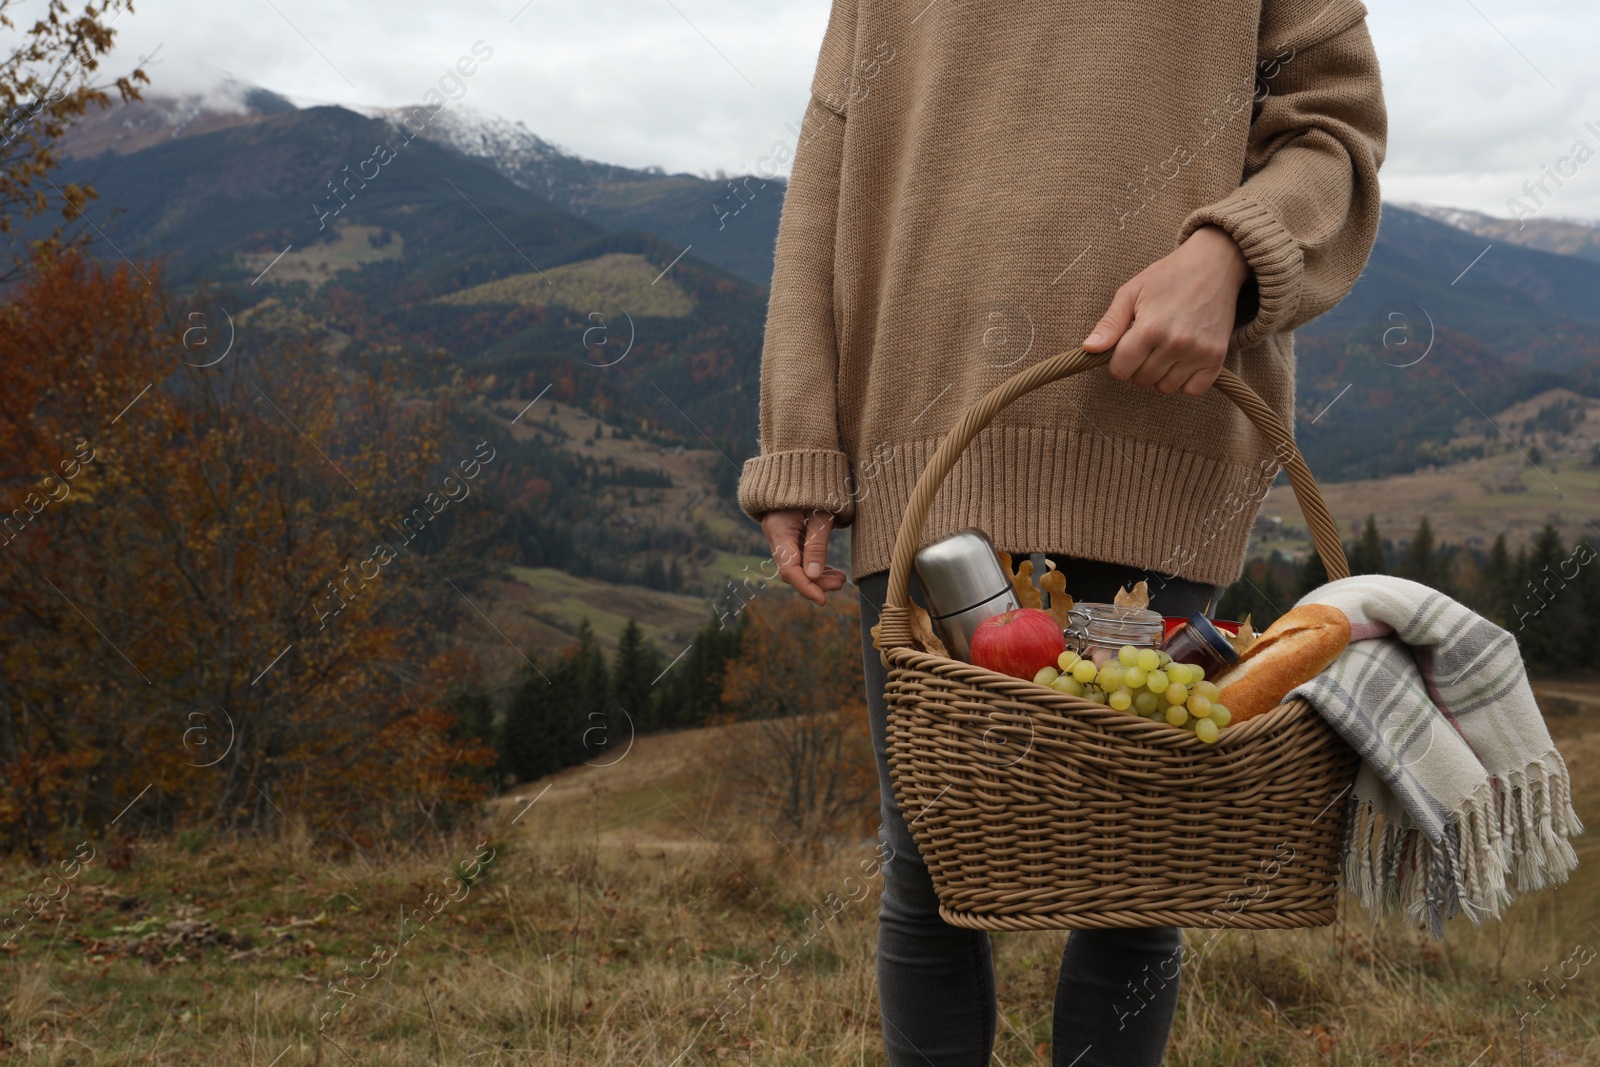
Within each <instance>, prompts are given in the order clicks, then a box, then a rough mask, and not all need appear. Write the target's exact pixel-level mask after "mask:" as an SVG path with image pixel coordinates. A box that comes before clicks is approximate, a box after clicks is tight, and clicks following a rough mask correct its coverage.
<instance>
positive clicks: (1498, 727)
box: [1291, 575, 1583, 940]
mask: <svg viewBox="0 0 1600 1067" xmlns="http://www.w3.org/2000/svg"><path fill="white" fill-rule="evenodd" d="M1301 603H1322V604H1328V605H1331V606H1333V607H1336V608H1338V609H1339V610H1341V611H1343V612H1344V613H1345V614H1346V615H1347V616H1349V618H1350V623H1351V640H1350V645H1349V647H1348V648H1346V650H1345V651H1344V652H1343V653H1342V654H1341V655H1340V656H1339V658H1338V659H1336V660H1335V661H1334V662H1333V664H1332V665H1331V666H1330V667H1329V668H1328V669H1327V670H1326V671H1324V672H1323V673H1322V674H1320V675H1318V676H1317V677H1316V678H1314V679H1312V680H1311V681H1310V682H1307V683H1306V684H1304V685H1302V686H1300V687H1299V688H1297V689H1296V690H1294V692H1293V693H1292V694H1291V696H1302V697H1304V698H1306V700H1308V701H1309V702H1310V703H1311V704H1312V705H1314V706H1315V707H1316V708H1317V710H1318V711H1319V712H1320V713H1321V715H1322V717H1323V718H1324V719H1325V720H1326V721H1327V722H1328V723H1329V724H1330V725H1331V726H1333V728H1334V729H1335V730H1337V731H1338V732H1339V733H1340V735H1341V736H1343V737H1344V739H1345V741H1347V742H1348V743H1349V744H1350V746H1351V747H1352V748H1354V749H1355V750H1356V751H1357V752H1359V753H1361V757H1362V765H1361V769H1360V771H1359V772H1358V774H1357V777H1356V782H1355V788H1354V790H1352V792H1351V795H1350V798H1349V800H1348V801H1347V803H1348V804H1349V805H1350V821H1349V831H1348V835H1347V837H1346V840H1345V848H1344V855H1343V874H1344V883H1345V885H1346V887H1347V888H1349V889H1350V890H1351V891H1352V892H1354V893H1355V895H1356V897H1357V899H1359V900H1360V901H1361V903H1362V904H1363V905H1364V906H1365V907H1366V908H1367V910H1368V911H1369V912H1370V913H1371V914H1373V915H1374V916H1375V917H1376V916H1378V915H1381V914H1392V913H1394V912H1396V911H1398V910H1399V909H1401V908H1403V909H1404V911H1405V913H1406V915H1407V916H1408V917H1409V918H1411V919H1413V920H1419V919H1421V918H1422V917H1423V916H1424V915H1425V916H1426V918H1427V922H1428V929H1429V931H1430V932H1431V933H1432V935H1433V937H1434V938H1435V939H1436V940H1437V939H1440V938H1443V937H1444V923H1445V920H1446V919H1447V918H1450V917H1451V916H1453V915H1455V914H1457V913H1458V912H1460V911H1465V912H1466V914H1467V916H1468V918H1470V919H1471V920H1472V923H1473V925H1474V926H1476V925H1478V924H1479V923H1481V922H1482V921H1483V920H1484V919H1485V918H1498V917H1499V915H1500V911H1501V909H1502V908H1503V907H1504V906H1505V905H1506V904H1508V903H1510V901H1511V897H1512V890H1513V889H1515V890H1517V891H1527V890H1533V889H1539V888H1542V887H1544V886H1545V885H1549V884H1553V883H1556V882H1565V881H1566V880H1567V873H1568V872H1569V871H1570V870H1571V869H1572V868H1573V867H1575V866H1577V863H1578V857H1577V854H1576V853H1575V852H1574V851H1573V849H1572V846H1571V845H1570V844H1569V843H1568V842H1567V838H1568V837H1570V836H1572V835H1575V834H1579V833H1582V832H1583V824H1582V823H1580V822H1579V821H1578V815H1577V812H1576V811H1574V810H1573V807H1572V799H1571V793H1570V790H1569V779H1568V775H1567V765H1566V762H1565V761H1564V760H1563V759H1562V758H1561V753H1560V752H1559V751H1557V749H1556V747H1555V744H1554V743H1553V742H1552V741H1551V740H1550V734H1549V731H1547V730H1546V729H1545V725H1544V719H1543V717H1542V716H1541V715H1540V712H1539V708H1538V706H1537V705H1536V704H1535V703H1534V699H1533V690H1532V689H1531V688H1530V687H1529V685H1528V678H1527V675H1526V674H1525V673H1524V671H1523V666H1522V657H1521V654H1520V652H1519V651H1518V649H1517V643H1516V640H1515V639H1514V638H1513V637H1512V636H1511V634H1509V633H1507V632H1506V631H1505V630H1503V629H1501V628H1500V627H1498V626H1496V625H1494V624H1493V623H1492V622H1490V621H1489V620H1487V619H1485V618H1483V617H1482V616H1480V615H1477V614H1475V613H1474V612H1472V611H1471V610H1469V609H1468V608H1466V607H1463V606H1462V605H1460V604H1458V603H1456V602H1455V601H1454V600H1451V599H1450V598H1449V597H1447V596H1445V595H1444V594H1443V593H1440V592H1438V591H1436V590H1434V589H1430V588H1428V587H1427V586H1425V585H1419V584H1418V583H1416V582H1410V581H1406V580H1405V579H1403V578H1389V577H1384V576H1381V575H1362V576H1358V577H1353V578H1345V579H1342V580H1340V581H1337V582H1330V583H1328V584H1327V585H1324V586H1323V587H1322V588H1320V589H1317V590H1315V591H1314V592H1312V593H1310V594H1308V595H1307V596H1306V597H1305V598H1304V599H1302V600H1301Z"/></svg>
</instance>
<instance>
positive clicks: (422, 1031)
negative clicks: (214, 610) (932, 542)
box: [0, 683, 1600, 1067]
mask: <svg viewBox="0 0 1600 1067" xmlns="http://www.w3.org/2000/svg"><path fill="white" fill-rule="evenodd" d="M1573 685H1574V686H1575V687H1576V688H1578V689H1580V690H1583V691H1585V692H1587V693H1589V694H1590V695H1591V698H1593V694H1594V693H1595V692H1596V687H1594V686H1592V685H1590V686H1584V685H1581V684H1578V683H1573ZM750 725H751V724H744V725H741V726H736V727H723V728H714V729H709V730H702V731H688V732H681V733H675V734H664V735H655V736H649V737H645V738H641V739H639V740H638V741H637V743H636V744H635V745H634V746H633V747H632V749H631V750H629V751H628V753H627V755H626V756H624V757H622V758H621V759H620V760H618V761H616V762H615V763H612V764H610V765H608V766H579V767H574V768H571V769H569V770H567V771H566V772H563V773H562V774H559V775H557V776H555V777H554V778H552V779H550V780H548V781H545V782H538V783H532V784H530V785H525V786H521V787H518V788H517V789H515V790H513V791H512V792H510V793H508V794H507V795H505V796H503V797H501V798H500V799H499V800H497V801H494V802H492V803H491V804H490V805H489V807H488V810H487V812H486V814H485V816H484V818H483V821H482V824H481V826H478V827H473V828H459V829H457V830H443V829H441V830H440V831H439V832H438V833H435V834H429V835H427V836H426V838H425V839H420V840H418V841H416V842H414V843H413V845H412V847H411V849H410V850H409V851H405V852H403V853H400V854H394V855H382V856H380V855H372V856H365V857H363V856H356V855H347V854H344V853H342V852H338V853H335V850H336V849H337V843H336V842H313V841H309V840H307V839H306V838H304V837H302V836H301V835H299V834H297V833H296V832H295V831H294V830H293V829H291V828H290V827H289V825H288V824H287V822H286V823H285V825H284V826H283V833H282V836H281V839H280V840H279V841H278V842H277V843H275V844H269V845H267V846H265V847H262V846H259V845H255V844H252V845H250V846H249V847H241V846H239V845H235V844H232V843H228V842H222V841H211V840H208V839H206V838H205V836H204V835H202V834H195V833H190V834H180V835H178V837H176V838H175V839H172V840H167V841H151V840H136V841H124V840H117V839H111V840H106V841H96V842H94V843H93V845H94V847H95V849H96V857H97V858H96V859H95V860H94V861H93V862H91V863H89V864H88V865H87V866H85V867H84V868H83V870H82V873H81V874H80V875H79V876H78V877H77V878H76V879H75V880H74V881H73V882H71V883H70V884H71V887H72V888H71V893H70V895H69V896H68V897H67V898H66V900H65V902H64V904H62V905H51V906H50V907H49V908H48V909H47V910H46V911H45V912H44V913H42V914H41V915H40V916H39V918H38V919H37V920H35V921H34V922H33V923H31V924H30V925H28V926H27V927H25V928H23V930H22V932H21V933H20V934H19V936H18V937H17V938H16V939H15V940H14V941H13V942H12V943H11V944H10V945H8V946H6V947H5V948H4V949H0V960H3V961H4V962H3V963H0V973H3V974H4V985H3V986H0V989H3V991H4V1000H3V1001H0V1035H3V1036H0V1055H3V1056H4V1057H5V1058H6V1059H7V1062H10V1063H15V1064H29V1065H32V1064H40V1065H43V1064H52V1065H54V1064H62V1065H65V1064H68V1063H71V1064H74V1065H76V1067H98V1065H102V1064H103V1065H111V1064H122V1063H126V1062H130V1057H131V1060H132V1061H133V1062H149V1063H157V1062H159V1063H164V1064H172V1065H180V1064H205V1065H207V1067H244V1065H251V1067H267V1065H273V1064H279V1065H283V1064H294V1063H318V1064H322V1063H326V1064H333V1063H356V1064H372V1065H382V1067H388V1065H391V1064H433V1063H439V1064H469V1063H470V1064H483V1065H485V1067H494V1065H497V1064H507V1065H509V1064H525V1063H530V1062H531V1063H562V1064H565V1063H573V1064H577V1063H585V1064H590V1065H619V1067H620V1065H629V1067H631V1065H633V1064H639V1063H653V1064H662V1065H667V1064H709V1063H721V1062H733V1063H751V1064H809V1065H825V1064H826V1065H832V1064H838V1065H841V1067H842V1065H846V1064H849V1065H860V1064H881V1063H883V1054H882V1049H881V1039H880V1037H879V1026H880V1023H879V1021H878V1015H877V1004H876V992H875V986H874V980H873V963H872V960H873V945H874V939H875V930H876V914H877V893H878V889H879V884H880V879H878V878H876V877H874V878H869V879H866V880H864V881H861V882H852V883H851V885H855V886H861V885H864V886H865V887H866V889H865V895H864V896H862V895H860V894H859V893H856V892H855V891H853V890H851V889H849V888H848V887H845V888H841V887H842V886H844V883H843V879H844V878H845V876H846V875H849V874H852V873H857V872H858V871H859V870H860V864H861V862H862V861H863V860H867V859H869V858H870V857H872V856H873V844H874V842H873V840H872V839H871V838H870V837H862V838H854V837H849V838H845V839H841V840H837V841H835V842H833V843H832V844H831V845H827V846H824V847H823V848H821V849H820V851H818V852H815V853H807V852H804V851H802V850H799V849H793V848H790V844H789V842H787V841H785V840H783V839H782V838H781V837H780V836H779V835H777V834H775V833H773V832H771V828H770V827H767V826H763V825H761V823H760V822H759V821H758V818H757V816H756V814H755V813H753V812H752V811H751V810H750V808H749V805H747V804H746V803H744V802H743V799H742V797H741V796H740V794H739V792H738V791H737V790H736V789H734V788H732V787H731V786H730V782H729V778H728V776H727V773H726V770H725V768H726V766H727V765H726V764H725V762H724V760H725V759H726V758H728V757H729V756H731V757H732V758H735V759H736V758H738V756H739V753H740V752H741V751H742V750H744V749H745V748H746V747H747V746H748V744H749V742H750V738H749V737H745V736H743V734H742V733H741V731H748V730H749V729H750ZM1550 725H1551V728H1552V732H1553V733H1554V734H1555V736H1556V737H1557V741H1558V743H1559V745H1560V746H1561V748H1562V751H1563V753H1564V755H1565V757H1566V759H1567V762H1568V764H1569V766H1570V767H1571V768H1572V771H1573V775H1574V782H1573V784H1574V800H1575V803H1576V805H1577V807H1578V809H1579V811H1580V814H1581V816H1582V818H1583V819H1584V821H1585V822H1586V823H1588V824H1590V825H1594V824H1595V823H1596V822H1597V820H1600V773H1597V772H1596V770H1595V768H1596V767H1597V766H1600V731H1597V730H1596V728H1595V726H1594V721H1593V720H1592V719H1590V718H1587V717H1581V716H1577V715H1558V716H1554V717H1552V718H1551V719H1550ZM285 814H286V815H287V816H288V817H289V818H291V819H292V818H293V817H294V816H295V814H296V813H294V812H287V813H285ZM480 842H487V843H488V847H487V848H481V849H480V847H479V843H480ZM1577 848H1578V851H1579V854H1580V856H1581V857H1582V860H1583V862H1582V865H1581V866H1580V867H1579V868H1578V870H1577V871H1576V872H1575V874H1574V877H1573V878H1572V880H1571V881H1569V882H1568V883H1566V884H1564V885H1561V886H1558V887H1554V888H1550V889H1546V890H1544V891H1541V892H1539V893H1535V894H1532V895H1530V896H1527V897H1525V898H1522V899H1520V900H1518V901H1517V902H1515V903H1514V904H1513V905H1512V906H1511V908H1510V909H1509V911H1508V913H1507V914H1506V916H1505V917H1504V919H1503V921H1501V922H1499V923H1493V924H1489V925H1487V926H1485V927H1482V928H1473V927H1471V926H1470V925H1468V924H1467V923H1466V922H1465V921H1464V920H1462V919H1456V920H1454V921H1452V923H1451V925H1450V927H1449V933H1448V936H1447V938H1446V940H1445V941H1444V942H1443V943H1442V944H1435V943H1433V942H1432V941H1431V940H1430V939H1429V938H1428V936H1427V934H1426V932H1425V931H1423V930H1419V929H1412V928H1410V927H1409V926H1408V925H1407V924H1405V923H1402V922H1397V921H1393V920H1389V921H1385V922H1383V923H1380V924H1377V925H1375V926H1374V925H1372V924H1370V923H1369V922H1368V919H1367V916H1366V915H1365V914H1364V913H1363V912H1362V911H1361V909H1360V907H1359V906H1358V905H1355V904H1353V903H1352V902H1350V901H1349V900H1345V902H1344V904H1343V906H1342V914H1341V917H1340V919H1339V921H1338V922H1337V923H1336V924H1335V925H1333V926H1331V927H1325V928H1319V929H1313V930H1301V931H1283V932H1264V933H1255V934H1252V933H1246V932H1233V931H1227V932H1221V933H1220V934H1219V935H1218V936H1217V937H1216V939H1215V940H1214V941H1209V940H1208V941H1206V942H1204V943H1201V942H1199V940H1198V939H1201V938H1209V936H1210V932H1209V931H1198V930H1193V931H1186V937H1188V938H1189V939H1190V940H1191V943H1192V944H1195V946H1196V948H1195V951H1196V953H1197V956H1198V958H1197V959H1196V961H1195V962H1194V963H1192V964H1190V965H1186V967H1185V969H1184V971H1183V972H1182V975H1181V978H1180V1004H1179V1009H1178V1015H1177V1020H1176V1025H1175V1027H1174V1031H1173V1039H1172V1044H1171V1046H1170V1049H1169V1055H1168V1057H1167V1061H1166V1062H1167V1063H1168V1064H1170V1065H1172V1067H1223V1065H1226V1067H1266V1065H1268V1064H1331V1065H1351V1067H1354V1065H1363V1067H1364V1065H1372V1067H1378V1065H1383V1067H1390V1065H1393V1064H1401V1063H1403V1064H1413V1065H1437V1067H1465V1065H1467V1064H1472V1065H1473V1067H1512V1065H1519V1067H1520V1065H1521V1064H1524V1063H1526V1064H1539V1065H1546V1067H1552V1065H1570V1067H1578V1065H1580V1064H1592V1063H1595V1062H1597V1061H1600V1035H1597V1034H1596V1032H1595V1029H1594V1025H1593V1020H1594V1019H1595V1018H1596V1017H1600V982H1597V981H1596V980H1595V978H1594V975H1593V974H1592V973H1591V972H1590V971H1589V970H1588V969H1580V970H1579V971H1578V972H1577V977H1574V978H1573V979H1572V980H1571V981H1570V982H1568V983H1567V984H1566V988H1565V990H1564V991H1563V992H1562V995H1560V996H1558V997H1556V998H1555V999H1553V1000H1551V1001H1550V1002H1549V1003H1548V1004H1547V1005H1546V1006H1545V1007H1544V1008H1543V1009H1542V1010H1541V1011H1539V1012H1538V1014H1536V1015H1532V1016H1530V1017H1529V1018H1528V1019H1527V1022H1526V1026H1525V1028H1524V1029H1523V1032H1522V1033H1521V1034H1520V1035H1519V1033H1518V1026H1517V1018H1518V1016H1517V1013H1518V1011H1519V1010H1528V1011H1531V1010H1533V1009H1534V1008H1537V1007H1538V1006H1539V1003H1540V1002H1539V1001H1538V1000H1536V999H1534V998H1533V997H1532V996H1531V994H1528V993H1526V987H1524V986H1523V985H1522V983H1523V982H1524V981H1528V980H1536V981H1539V980H1544V979H1545V978H1546V977H1549V976H1552V975H1554V974H1555V973H1556V971H1557V970H1558V969H1559V968H1561V966H1562V963H1563V961H1566V960H1569V959H1572V954H1573V952H1574V946H1575V945H1582V944H1587V945H1589V946H1591V947H1592V946H1596V945H1600V935H1597V933H1596V931H1595V929H1594V919H1595V917H1596V915H1597V914H1600V850H1597V849H1596V847H1595V843H1594V841H1593V840H1590V839H1587V838H1585V839H1580V840H1579V841H1578V842H1577ZM491 849H492V853H491V851H490V850H491ZM490 855H492V858H490V859H488V860H487V861H486V862H483V864H482V870H481V873H480V875H479V877H478V878H477V879H475V880H474V881H473V882H472V883H471V887H470V891H468V892H467V893H466V894H465V895H464V896H462V894H461V892H460V891H459V888H458V889H457V891H456V892H455V894H454V895H455V896H456V897H458V898H460V899H458V900H454V901H450V902H448V903H445V904H444V905H443V906H442V907H441V908H440V909H439V911H438V914H437V915H434V916H432V917H431V918H430V919H429V921H427V922H426V923H412V924H411V925H409V926H408V927H406V928H404V930H402V929H400V928H398V927H397V919H398V916H399V915H401V914H402V913H404V912H405V911H407V910H412V911H415V910H416V909H419V908H422V906H423V902H424V900H425V899H426V898H427V894H428V893H429V892H431V891H433V890H434V889H435V888H437V887H438V886H439V885H440V884H441V882H442V879H443V877H444V875H445V873H446V872H447V871H448V870H449V869H450V868H451V867H452V865H454V864H456V863H458V862H459V861H462V860H466V859H471V858H473V857H475V856H490ZM43 873H44V872H42V871H34V870H30V869H28V868H27V867H26V865H23V864H13V865H11V866H8V867H7V869H6V873H5V875H4V892H5V894H6V896H7V898H8V899H17V900H20V899H22V897H23V896H24V895H26V894H27V893H29V892H31V891H33V890H34V889H36V888H37V883H38V881H39V879H40V878H41V877H42V875H43ZM830 894H835V895H836V897H837V899H839V900H841V901H846V902H845V903H844V906H843V907H842V909H841V910H839V911H838V913H837V914H836V915H834V916H832V918H831V919H829V920H827V921H821V922H819V921H817V919H816V916H817V915H818V914H820V915H822V916H827V915H828V914H829V912H828V904H827V902H828V900H829V895H830ZM848 895H854V896H855V897H856V899H854V900H847V896H848ZM818 909H821V910H820V912H819V911H818ZM424 911H426V909H424ZM808 918H810V919H811V925H810V926H809V927H807V926H806V925H804V924H805V922H806V920H807V919H808ZM1065 938H1066V934H1065V933H1064V932H1054V933H1027V934H996V935H993V944H994V947H995V961H996V969H997V978H998V992H999V1000H1000V1006H1001V1011H1002V1021H1001V1023H1000V1028H999V1034H998V1036H997V1039H996V1045H995V1056H996V1062H998V1063H1005V1064H1022V1063H1049V1062H1050V1059H1051V1054H1052V1048H1051V1045H1052V1041H1053V1039H1054V1035H1052V1033H1051V1029H1050V1015H1051V1001H1052V996H1053V992H1054V986H1055V978H1056V970H1057V968H1058V966H1059V958H1060V951H1061V947H1062V944H1063V942H1064V940H1065ZM375 944H376V945H379V946H383V947H385V948H386V949H387V950H388V951H389V952H390V953H392V956H393V958H392V959H391V960H388V961H387V962H378V961H373V962H368V963H366V964H363V962H362V961H363V960H369V959H370V958H371V954H372V953H373V951H374V945H375ZM779 946H787V947H789V948H790V949H791V950H792V951H793V952H794V953H795V955H794V957H793V959H792V960H790V961H789V962H788V963H787V964H786V965H783V966H781V967H779V966H777V965H776V961H773V954H774V952H775V950H776V949H777V948H778V947H779ZM780 958H781V957H780ZM1579 958H1581V957H1579ZM379 960H382V957H379ZM768 961H773V962H771V963H769V962H768ZM347 966H348V967H349V968H350V971H349V972H346V971H345V968H346V967H347ZM1571 966H1572V965H1571V964H1568V965H1567V967H1566V973H1568V974H1571V973H1573V972H1572V971H1571ZM774 968H776V969H775V970H774ZM1547 968H1548V971H1547V970H1546V969H1547ZM752 970H754V971H756V972H761V973H764V974H765V975H766V979H765V980H761V979H759V978H758V979H755V980H754V981H752V982H751V983H750V984H749V985H748V986H743V985H742V984H743V983H744V982H745V979H746V978H747V977H748V976H749V974H750V973H751V971H752ZM346 973H353V974H359V975H361V976H362V977H363V978H368V979H370V980H367V981H353V982H352V983H351V985H350V987H349V988H351V989H353V995H352V997H351V998H350V999H348V1000H347V1001H345V1002H343V1007H342V1010H341V1011H339V1012H338V1014H337V1015H336V1016H335V1017H334V1018H332V1019H331V1020H330V1024H329V1028H328V1030H327V1031H326V1032H325V1034H324V1036H323V1038H321V1039H318V1038H317V1037H315V1036H314V1034H313V1020H314V1019H315V1018H317V1016H316V1015H315V1014H314V1013H316V1012H321V1011H332V1010H334V1008H335V1007H337V1006H338V1005H339V1004H340V1001H339V1000H337V999H333V998H331V997H330V994H328V992H327V985H326V983H327V982H328V981H330V980H331V979H333V978H335V977H336V976H341V975H344V974H346ZM741 987H742V988H743V989H744V990H745V991H744V992H743V993H742V994H740V993H736V992H735V990H738V989H740V988H741ZM719 1012H720V1015H719V1014H718V1013H719Z"/></svg>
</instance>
